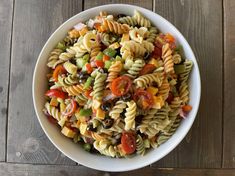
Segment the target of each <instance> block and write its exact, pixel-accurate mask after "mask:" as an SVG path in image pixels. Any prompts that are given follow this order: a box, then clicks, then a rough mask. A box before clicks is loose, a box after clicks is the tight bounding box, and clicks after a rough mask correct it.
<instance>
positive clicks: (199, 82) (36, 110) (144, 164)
mask: <svg viewBox="0 0 235 176" xmlns="http://www.w3.org/2000/svg"><path fill="white" fill-rule="evenodd" d="M111 6H112V7H113V6H116V7H120V6H128V7H130V8H132V9H140V10H143V11H148V12H150V13H153V14H154V15H156V16H158V18H160V20H161V21H163V22H164V23H167V24H168V25H169V26H170V27H171V28H172V29H173V30H175V31H176V32H177V33H179V36H181V38H182V40H183V42H184V43H185V46H186V47H188V48H189V49H190V50H191V51H192V56H193V58H192V59H194V61H195V62H194V68H195V69H196V74H197V79H198V80H197V82H198V98H197V99H196V103H195V105H194V109H195V114H194V115H193V117H192V118H193V120H192V122H191V124H188V125H187V129H185V133H183V134H181V135H180V138H178V140H177V141H176V142H175V143H174V145H171V147H169V148H168V149H167V150H166V151H164V153H163V154H162V155H161V157H159V158H158V159H155V158H154V157H152V158H151V160H147V161H145V162H144V161H143V162H142V163H141V164H139V165H138V166H132V167H128V169H126V168H124V169H123V168H121V169H115V168H111V169H100V168H98V167H95V166H91V165H89V164H87V163H84V162H83V161H82V160H79V161H78V160H77V159H76V158H74V157H73V156H72V155H70V154H67V153H66V152H65V151H63V149H61V148H60V147H59V146H58V145H57V144H56V143H55V142H54V140H53V139H52V138H51V137H50V135H49V134H48V132H47V130H46V129H45V127H44V125H43V123H42V121H41V117H40V115H39V113H38V111H39V109H38V107H37V106H36V100H35V96H36V93H35V81H36V72H37V69H38V65H39V62H40V60H41V59H40V58H42V54H43V52H44V50H45V48H46V46H47V45H48V43H49V42H50V41H51V39H52V38H53V36H54V34H55V33H57V31H59V30H61V28H63V26H64V25H66V23H68V22H69V21H72V20H73V19H75V18H77V16H78V15H82V14H84V13H87V11H90V10H97V11H99V8H100V7H107V8H108V7H111ZM32 96H33V104H34V109H35V112H36V115H37V119H38V121H39V123H40V126H41V127H42V129H43V131H44V133H45V134H46V136H47V137H48V139H49V140H50V141H51V142H52V144H53V145H54V146H55V147H56V148H57V149H58V150H59V151H60V152H62V153H63V154H64V155H65V156H67V157H68V158H70V159H71V160H73V161H75V162H77V163H79V164H81V165H83V166H86V167H88V168H92V169H95V170H100V171H108V172H123V171H131V170H135V169H139V168H143V167H145V166H147V165H150V164H152V163H154V162H156V161H159V160H160V159H162V158H163V157H164V156H166V155H167V154H169V153H170V152H171V151H172V150H173V149H174V148H175V147H176V146H178V145H179V143H180V142H181V141H182V140H183V139H184V137H185V136H186V135H187V134H188V132H189V130H190V129H191V127H192V125H193V123H194V121H195V118H196V115H197V113H198V109H199V104H200V100H201V76H200V70H199V67H198V63H197V59H196V57H195V54H194V52H193V50H192V48H191V46H190V45H189V43H188V42H187V40H186V39H185V37H184V36H183V35H182V33H181V32H180V31H179V30H178V29H177V28H176V27H175V26H174V25H173V24H172V23H171V22H169V21H168V20H166V19H165V18H164V17H162V16H161V15H159V14H157V13H156V12H153V11H151V10H149V9H146V8H143V7H140V6H136V5H131V4H120V3H119V4H106V5H100V6H96V7H93V8H89V9H86V10H84V11H82V12H79V13H77V14H76V15H74V16H72V17H70V18H69V19H67V20H66V21H65V22H63V23H62V24H61V25H60V26H59V27H58V28H57V29H56V30H55V31H54V32H53V33H52V34H51V35H50V37H49V38H48V39H47V41H46V42H45V44H44V46H43V48H42V49H41V51H40V54H39V56H38V58H37V62H36V64H35V67H34V73H33V80H32Z"/></svg>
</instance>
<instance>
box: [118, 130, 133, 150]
mask: <svg viewBox="0 0 235 176" xmlns="http://www.w3.org/2000/svg"><path fill="white" fill-rule="evenodd" d="M121 147H122V150H123V151H124V152H125V153H126V154H132V153H134V151H135V149H136V137H135V135H134V133H132V132H123V133H122V137H121Z"/></svg>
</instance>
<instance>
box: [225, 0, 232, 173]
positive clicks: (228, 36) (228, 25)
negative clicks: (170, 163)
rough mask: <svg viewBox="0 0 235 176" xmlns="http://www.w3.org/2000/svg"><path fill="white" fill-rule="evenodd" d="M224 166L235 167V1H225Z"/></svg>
mask: <svg viewBox="0 0 235 176" xmlns="http://www.w3.org/2000/svg"><path fill="white" fill-rule="evenodd" d="M223 65H224V120H223V124H224V128H223V129H224V138H223V144H224V145H223V167H225V168H235V140H234V139H235V89H234V87H235V1H232V0H225V1H224V64H223Z"/></svg>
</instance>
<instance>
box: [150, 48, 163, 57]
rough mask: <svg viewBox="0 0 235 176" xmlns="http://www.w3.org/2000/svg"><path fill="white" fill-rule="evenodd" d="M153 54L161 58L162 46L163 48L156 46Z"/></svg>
mask: <svg viewBox="0 0 235 176" xmlns="http://www.w3.org/2000/svg"><path fill="white" fill-rule="evenodd" d="M151 56H152V57H153V58H159V57H161V56H162V46H161V48H159V47H158V46H156V47H155V48H154V50H153V52H152V54H151Z"/></svg>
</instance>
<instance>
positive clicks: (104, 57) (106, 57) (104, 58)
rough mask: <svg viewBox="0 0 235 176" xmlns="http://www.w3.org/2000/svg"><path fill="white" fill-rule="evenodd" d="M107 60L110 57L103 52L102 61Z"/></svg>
mask: <svg viewBox="0 0 235 176" xmlns="http://www.w3.org/2000/svg"><path fill="white" fill-rule="evenodd" d="M107 60H110V57H109V56H107V55H105V54H104V55H103V61H104V62H105V61H107Z"/></svg>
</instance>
